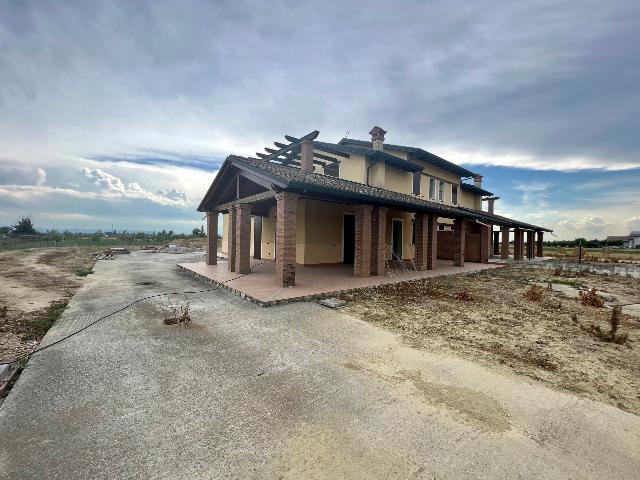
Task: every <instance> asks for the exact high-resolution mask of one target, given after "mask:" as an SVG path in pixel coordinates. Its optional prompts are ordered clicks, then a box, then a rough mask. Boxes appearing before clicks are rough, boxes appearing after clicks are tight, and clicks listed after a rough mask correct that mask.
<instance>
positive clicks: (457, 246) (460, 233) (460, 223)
mask: <svg viewBox="0 0 640 480" xmlns="http://www.w3.org/2000/svg"><path fill="white" fill-rule="evenodd" d="M453 228H454V232H453V264H454V265H455V266H456V267H464V242H465V235H464V234H465V230H466V228H467V226H466V222H465V221H464V220H460V219H456V220H454V221H453Z"/></svg>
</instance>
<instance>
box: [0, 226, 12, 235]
mask: <svg viewBox="0 0 640 480" xmlns="http://www.w3.org/2000/svg"><path fill="white" fill-rule="evenodd" d="M10 231H11V227H0V235H7V234H8V233H9V232H10Z"/></svg>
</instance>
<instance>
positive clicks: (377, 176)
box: [369, 162, 386, 188]
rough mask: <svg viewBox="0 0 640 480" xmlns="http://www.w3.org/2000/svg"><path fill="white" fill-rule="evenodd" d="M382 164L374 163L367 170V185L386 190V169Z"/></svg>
mask: <svg viewBox="0 0 640 480" xmlns="http://www.w3.org/2000/svg"><path fill="white" fill-rule="evenodd" d="M385 166H386V165H385V164H384V162H378V163H375V164H373V165H372V166H371V168H369V185H371V186H372V187H380V188H386V186H385V185H386V168H385Z"/></svg>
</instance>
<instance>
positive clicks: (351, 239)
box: [342, 214, 356, 264]
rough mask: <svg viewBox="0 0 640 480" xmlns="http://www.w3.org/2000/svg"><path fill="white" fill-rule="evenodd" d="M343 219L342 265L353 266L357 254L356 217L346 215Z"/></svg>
mask: <svg viewBox="0 0 640 480" xmlns="http://www.w3.org/2000/svg"><path fill="white" fill-rule="evenodd" d="M342 218H343V223H342V263H348V264H353V260H354V257H355V253H356V217H355V215H350V214H345V215H344V216H343V217H342Z"/></svg>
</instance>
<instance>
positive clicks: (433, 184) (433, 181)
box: [429, 178, 436, 200]
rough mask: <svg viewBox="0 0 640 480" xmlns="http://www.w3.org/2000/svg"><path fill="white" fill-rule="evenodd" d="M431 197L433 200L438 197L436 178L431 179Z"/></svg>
mask: <svg viewBox="0 0 640 480" xmlns="http://www.w3.org/2000/svg"><path fill="white" fill-rule="evenodd" d="M429 198H430V199H431V200H435V199H436V179H435V178H430V179H429Z"/></svg>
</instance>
